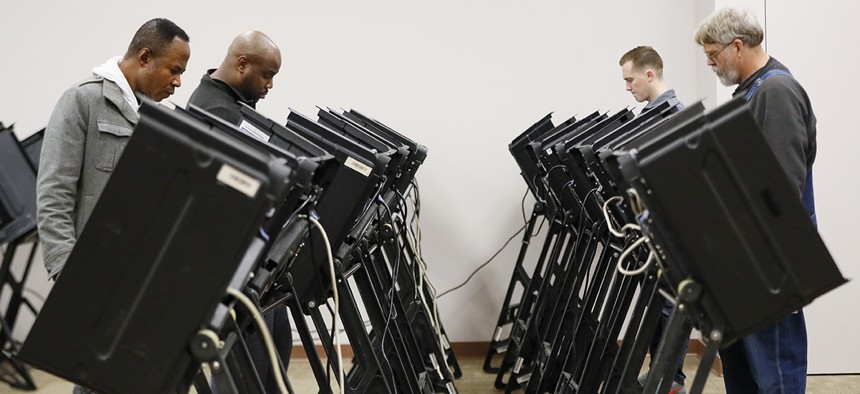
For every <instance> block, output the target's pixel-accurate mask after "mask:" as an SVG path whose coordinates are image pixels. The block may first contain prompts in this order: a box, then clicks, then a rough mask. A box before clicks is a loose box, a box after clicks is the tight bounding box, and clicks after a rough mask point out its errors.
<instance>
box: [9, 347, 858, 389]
mask: <svg viewBox="0 0 860 394" xmlns="http://www.w3.org/2000/svg"><path fill="white" fill-rule="evenodd" d="M459 361H460V366H461V368H462V370H463V377H462V378H460V379H459V380H457V382H456V386H457V390H458V391H459V392H460V393H466V394H473V393H474V394H482V393H488V394H489V393H493V394H496V393H500V392H501V391H497V390H495V389H494V388H493V381H494V380H495V375H490V374H486V373H484V371H483V370H482V369H481V366H482V364H483V360H481V359H463V360H459ZM697 366H698V359H697V358H696V357H695V356H688V357H687V362H686V364H685V368H684V369H685V370H686V371H689V372H688V375H689V376H688V379H689V382H692V379H693V378H694V376H693V375H694V374H695V370H696V367H697ZM32 375H33V378H34V380H35V381H36V385H37V386H38V389H37V390H36V393H42V394H69V393H71V392H72V384H71V383H69V382H66V381H64V380H62V379H59V378H57V377H55V376H52V375H50V374H47V373H45V372H42V371H38V370H33V371H32ZM289 375H290V379H291V382H292V385H293V389H294V390H295V392H296V393H315V392H316V391H317V390H316V385H315V383H314V379H313V374H312V373H311V370H310V367H309V366H308V363H307V362H304V361H302V360H293V361H292V362H291V363H290V372H289ZM806 392H807V393H808V394H857V393H860V375H837V376H810V377H809V379H808V382H807V390H806ZM0 393H23V391H18V390H15V389H12V388H11V387H9V386H8V385H5V384H2V383H0ZM704 393H705V394H718V393H725V388H724V386H723V379H722V378H721V377H719V376H716V375H713V374H711V376H710V377H709V378H708V383H707V385H706V386H705V390H704Z"/></svg>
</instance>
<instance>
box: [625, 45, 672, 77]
mask: <svg viewBox="0 0 860 394" xmlns="http://www.w3.org/2000/svg"><path fill="white" fill-rule="evenodd" d="M627 62H633V69H634V70H637V71H641V70H642V69H645V68H649V67H650V68H651V69H652V70H654V73H655V74H657V77H658V78H663V58H661V57H660V54H659V53H657V51H655V50H654V48H651V47H649V46H644V45H643V46H638V47H636V48H633V49H631V50H629V51H627V53H625V54H624V56H621V60H619V61H618V65H619V66H623V65H624V63H627Z"/></svg>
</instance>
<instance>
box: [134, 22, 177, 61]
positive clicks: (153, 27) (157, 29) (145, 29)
mask: <svg viewBox="0 0 860 394" xmlns="http://www.w3.org/2000/svg"><path fill="white" fill-rule="evenodd" d="M174 38H179V39H180V40H182V41H185V42H189V41H191V40H190V39H189V38H188V34H186V33H185V30H182V28H181V27H179V26H177V25H176V24H175V23H173V22H171V21H170V20H167V19H164V18H155V19H151V20H149V21H147V22H146V23H144V24H143V25H142V26H140V28H139V29H137V32H136V33H134V37H133V38H132V39H131V43H130V44H128V51H126V53H125V55H126V57H128V56H134V55H135V54H137V53H138V52H140V50H141V49H143V48H149V50H150V51H151V52H153V53H156V54H157V53H160V52H162V51H164V50H165V49H166V48H167V47H169V46H170V44H171V43H173V39H174Z"/></svg>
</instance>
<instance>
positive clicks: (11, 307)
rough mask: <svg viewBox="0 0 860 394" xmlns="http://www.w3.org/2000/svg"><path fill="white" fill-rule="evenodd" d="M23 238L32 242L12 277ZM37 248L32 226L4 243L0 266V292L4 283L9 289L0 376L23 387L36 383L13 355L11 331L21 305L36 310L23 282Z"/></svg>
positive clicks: (0, 328)
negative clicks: (20, 270)
mask: <svg viewBox="0 0 860 394" xmlns="http://www.w3.org/2000/svg"><path fill="white" fill-rule="evenodd" d="M27 242H32V244H31V249H30V252H29V255H28V257H27V262H26V263H25V266H24V269H23V272H22V273H21V276H20V278H18V279H16V278H15V277H14V275H13V274H12V271H11V270H12V262H13V260H14V258H15V254H16V252H17V251H18V250H19V248H20V246H22V245H23V244H24V243H27ZM38 248H39V236H38V234H37V233H36V231H35V230H33V231H30V232H28V233H27V234H25V235H23V236H21V237H18V238H16V239H14V240H12V241H11V242H9V243H8V244H7V245H6V252H5V253H4V255H3V265H2V267H0V294H2V292H3V291H4V290H5V289H6V288H7V287H8V288H9V289H10V290H11V293H10V295H9V302H8V304H7V305H6V308H4V309H5V311H6V315H5V316H2V315H0V342H2V351H1V352H0V380H2V381H4V382H6V383H8V384H9V385H10V386H12V387H14V388H16V389H20V390H27V391H32V390H36V384H35V382H34V381H33V377H32V376H31V375H30V371H29V369H28V368H27V366H26V365H25V364H24V363H23V362H21V361H20V360H18V358H17V353H18V350H19V348H20V344H19V343H17V342H16V341H15V340H13V339H12V332H13V330H14V328H15V323H16V322H17V320H18V313H19V311H20V310H21V307H22V306H24V307H26V308H27V309H29V310H30V312H32V313H33V315H34V316H35V315H38V313H39V312H38V311H37V310H36V307H35V306H33V304H32V303H31V302H30V301H29V300H28V299H27V298H26V297H25V296H24V285H25V283H26V282H27V278H28V277H29V276H30V269H31V267H32V265H33V258H34V256H35V255H36V250H37V249H38Z"/></svg>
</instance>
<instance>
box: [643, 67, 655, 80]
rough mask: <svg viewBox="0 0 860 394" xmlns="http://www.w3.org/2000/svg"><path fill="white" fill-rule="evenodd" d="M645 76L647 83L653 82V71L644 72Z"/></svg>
mask: <svg viewBox="0 0 860 394" xmlns="http://www.w3.org/2000/svg"><path fill="white" fill-rule="evenodd" d="M645 76H646V77H648V82H651V81H653V80H654V70H651V69H648V70H647V71H645Z"/></svg>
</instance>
